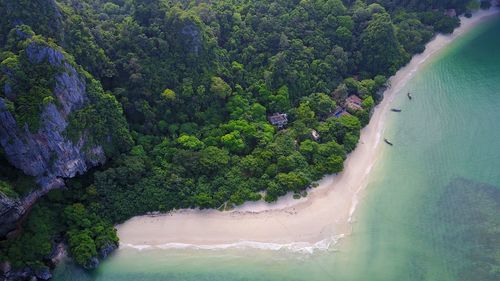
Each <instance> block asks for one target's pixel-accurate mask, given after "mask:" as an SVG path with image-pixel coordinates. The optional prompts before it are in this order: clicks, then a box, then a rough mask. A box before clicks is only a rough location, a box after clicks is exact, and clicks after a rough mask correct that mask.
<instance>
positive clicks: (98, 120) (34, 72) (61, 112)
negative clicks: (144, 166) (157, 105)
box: [0, 26, 130, 237]
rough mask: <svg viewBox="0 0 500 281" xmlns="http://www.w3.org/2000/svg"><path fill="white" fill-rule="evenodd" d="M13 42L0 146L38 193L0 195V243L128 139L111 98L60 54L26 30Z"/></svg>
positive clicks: (2, 88)
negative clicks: (46, 198)
mask: <svg viewBox="0 0 500 281" xmlns="http://www.w3.org/2000/svg"><path fill="white" fill-rule="evenodd" d="M11 36H12V37H14V38H11V39H10V41H14V42H16V43H17V44H13V45H12V51H11V52H8V53H4V54H3V55H2V56H3V57H2V59H3V61H2V63H1V64H0V145H1V146H2V148H3V150H4V154H5V157H6V159H7V160H8V161H9V162H10V163H11V164H12V165H13V166H15V167H16V168H18V169H20V170H22V171H23V172H24V173H25V174H27V175H30V176H34V177H36V179H37V183H38V184H39V187H38V188H35V189H34V190H33V191H32V192H31V193H30V194H28V195H27V196H26V197H24V198H22V199H19V200H13V199H9V198H6V197H5V196H2V197H0V225H2V227H1V228H0V237H3V236H5V235H6V234H7V233H8V232H9V231H11V230H12V229H13V228H14V226H15V222H16V221H17V220H18V219H19V218H20V217H22V216H23V214H24V213H25V212H26V211H27V210H28V209H29V207H30V206H31V205H32V204H33V203H34V202H35V201H36V200H37V199H38V198H40V197H41V196H43V195H44V194H46V193H47V192H49V191H50V190H51V189H54V188H60V187H62V186H64V182H63V179H64V178H72V177H74V176H76V175H79V174H83V173H85V172H86V171H87V170H88V169H90V168H92V167H94V166H97V165H99V164H102V163H104V162H105V161H106V154H105V151H106V150H107V151H111V149H110V147H113V146H116V145H125V146H126V144H127V143H128V142H129V138H130V136H129V135H128V131H127V130H126V129H124V128H126V125H124V124H125V120H124V118H123V115H122V112H121V108H120V106H119V105H118V103H117V102H116V100H114V98H113V97H111V96H110V95H106V94H104V92H103V91H102V88H101V87H100V84H99V83H98V82H97V81H95V80H93V79H92V78H91V76H90V75H89V74H88V73H86V72H84V71H83V70H82V69H81V68H80V67H78V66H77V65H76V64H75V63H74V62H73V60H72V58H71V57H70V56H69V55H68V54H66V53H65V52H64V51H63V50H62V49H61V48H59V47H58V46H56V45H54V44H52V43H50V42H48V41H46V40H44V39H43V38H41V37H39V36H36V35H34V34H33V33H32V31H31V30H30V29H29V28H27V27H25V26H23V27H18V28H16V30H14V31H13V32H11ZM5 57H6V58H5ZM99 115H102V116H99ZM115 130H119V131H118V133H117V132H115ZM124 139H125V140H124ZM124 143H125V144H124ZM103 146H106V147H107V149H105V148H104V147H103ZM0 195H2V194H0Z"/></svg>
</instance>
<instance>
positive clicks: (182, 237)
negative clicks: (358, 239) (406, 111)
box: [117, 8, 500, 254]
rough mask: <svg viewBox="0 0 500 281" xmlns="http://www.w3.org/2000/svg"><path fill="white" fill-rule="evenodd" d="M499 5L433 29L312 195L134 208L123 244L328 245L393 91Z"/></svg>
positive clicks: (365, 178) (357, 190)
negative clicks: (141, 211) (441, 31)
mask: <svg viewBox="0 0 500 281" xmlns="http://www.w3.org/2000/svg"><path fill="white" fill-rule="evenodd" d="M499 12H500V10H499V9H497V8H492V9H490V10H487V11H478V12H476V13H475V14H474V15H473V17H472V18H468V19H467V18H461V21H462V24H461V26H460V27H459V28H457V29H456V30H455V32H454V33H453V34H452V35H437V36H436V37H435V38H434V39H433V40H432V41H431V42H429V43H428V44H427V46H426V49H425V51H424V52H423V53H422V54H419V55H416V56H414V57H413V59H412V60H411V62H410V63H409V64H408V65H407V66H405V67H404V68H402V69H401V70H399V71H398V72H397V73H396V75H394V76H393V77H391V78H390V83H391V85H392V87H391V88H389V89H388V90H387V91H386V92H385V93H384V99H383V101H382V102H381V103H380V104H379V105H377V107H376V108H375V111H374V114H373V116H372V118H371V120H370V123H369V124H368V126H367V127H365V128H364V129H363V130H362V131H361V137H360V141H359V144H358V146H357V148H356V149H355V150H354V151H353V152H352V153H351V154H350V155H349V157H348V158H347V160H346V162H345V163H344V166H345V168H344V171H343V172H342V173H340V174H338V175H333V176H326V177H325V178H324V179H322V180H321V181H320V182H319V186H318V187H317V188H314V189H311V190H309V196H308V197H306V198H302V199H300V200H294V199H293V198H292V196H291V194H289V195H287V196H285V197H284V198H280V199H279V200H278V202H276V203H271V204H269V203H265V202H263V201H260V202H249V203H245V204H244V205H242V206H240V207H238V208H235V209H234V210H233V211H230V212H219V211H216V210H178V211H173V212H170V213H168V214H164V215H159V216H139V217H134V218H132V219H130V220H128V221H127V222H125V223H123V224H121V225H118V226H117V229H118V235H119V237H120V248H133V249H137V250H147V249H199V250H224V249H229V248H231V249H247V248H252V249H263V250H275V251H277V250H286V251H292V252H300V253H308V254H310V253H313V252H315V251H318V250H319V251H325V250H329V249H331V247H332V246H333V245H335V244H336V243H337V242H338V241H339V240H340V239H342V238H343V237H345V236H347V235H349V234H350V233H351V229H352V222H353V216H354V214H355V212H356V208H357V206H359V203H360V202H359V201H360V194H361V193H362V192H363V190H364V189H365V187H366V186H367V185H368V183H369V182H370V173H371V171H372V170H373V168H374V167H375V165H376V164H377V163H376V162H377V160H378V159H379V158H380V157H379V156H380V153H381V152H382V151H383V147H384V146H382V145H381V143H382V142H381V140H382V139H383V135H384V125H385V119H386V115H387V114H386V113H387V112H388V111H389V110H390V105H391V103H392V101H393V100H394V98H395V95H396V93H398V92H399V91H401V89H402V88H403V87H404V86H405V84H406V83H407V82H408V81H409V80H410V79H411V78H412V77H413V76H414V75H415V73H417V71H418V70H420V69H421V68H422V67H423V66H424V64H425V62H428V61H429V59H430V58H432V57H433V56H434V55H435V54H437V52H438V51H439V50H442V49H443V48H444V47H446V46H447V45H448V44H449V43H451V42H452V41H453V40H454V39H456V38H458V37H460V36H462V35H463V34H464V33H466V32H467V31H468V30H470V29H471V28H472V27H473V26H475V25H476V24H477V23H479V22H481V21H482V20H483V19H485V18H487V17H489V16H492V15H494V14H498V13H499Z"/></svg>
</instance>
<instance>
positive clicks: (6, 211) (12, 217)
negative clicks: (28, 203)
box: [0, 192, 26, 235]
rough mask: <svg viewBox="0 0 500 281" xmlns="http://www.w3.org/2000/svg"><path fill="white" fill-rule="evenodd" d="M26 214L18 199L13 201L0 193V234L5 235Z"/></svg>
mask: <svg viewBox="0 0 500 281" xmlns="http://www.w3.org/2000/svg"><path fill="white" fill-rule="evenodd" d="M25 212H26V209H25V208H24V207H23V204H22V202H21V201H20V200H19V199H13V198H9V197H7V196H5V195H4V194H3V193H1V192H0V218H2V221H1V223H0V233H3V234H4V235H6V234H7V233H9V232H10V231H12V230H13V229H15V228H16V225H17V222H18V221H19V219H20V218H21V217H22V215H23V214H24V213H25Z"/></svg>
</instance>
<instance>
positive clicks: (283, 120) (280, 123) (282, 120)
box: [267, 113, 288, 128]
mask: <svg viewBox="0 0 500 281" xmlns="http://www.w3.org/2000/svg"><path fill="white" fill-rule="evenodd" d="M267 119H268V120H269V122H270V123H271V124H272V125H274V126H276V127H278V128H283V127H284V126H285V125H286V124H287V123H288V115H287V114H286V113H274V114H273V115H271V116H268V117H267Z"/></svg>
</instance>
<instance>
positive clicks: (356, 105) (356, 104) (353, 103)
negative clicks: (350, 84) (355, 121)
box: [345, 95, 363, 110]
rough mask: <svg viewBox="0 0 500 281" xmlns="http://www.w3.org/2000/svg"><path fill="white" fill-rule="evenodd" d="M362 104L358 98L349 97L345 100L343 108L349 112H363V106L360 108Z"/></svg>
mask: <svg viewBox="0 0 500 281" xmlns="http://www.w3.org/2000/svg"><path fill="white" fill-rule="evenodd" d="M362 102H363V101H362V100H361V99H360V98H359V97H358V96H356V95H350V96H349V97H348V98H347V99H346V100H345V106H346V107H347V108H348V109H351V110H363V106H361V103H362Z"/></svg>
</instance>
